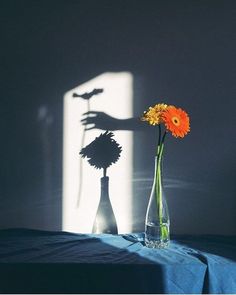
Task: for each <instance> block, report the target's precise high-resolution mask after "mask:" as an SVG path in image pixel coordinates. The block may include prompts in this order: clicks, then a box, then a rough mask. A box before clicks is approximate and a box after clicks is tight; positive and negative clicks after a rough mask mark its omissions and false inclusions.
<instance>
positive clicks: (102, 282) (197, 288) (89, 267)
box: [0, 229, 236, 294]
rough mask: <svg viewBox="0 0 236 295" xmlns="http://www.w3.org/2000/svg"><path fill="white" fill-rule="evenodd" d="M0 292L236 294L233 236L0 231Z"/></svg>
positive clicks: (235, 258)
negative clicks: (156, 238) (155, 239)
mask: <svg viewBox="0 0 236 295" xmlns="http://www.w3.org/2000/svg"><path fill="white" fill-rule="evenodd" d="M0 293H178V294H180V293H182V294H186V293H198V294H200V293H236V237H223V236H172V239H171V244H170V247H169V248H168V249H165V250H158V249H149V248H147V247H145V246H144V243H143V234H132V235H106V234H102V235H82V234H74V233H67V232H47V231H38V230H27V229H10V230H1V231H0Z"/></svg>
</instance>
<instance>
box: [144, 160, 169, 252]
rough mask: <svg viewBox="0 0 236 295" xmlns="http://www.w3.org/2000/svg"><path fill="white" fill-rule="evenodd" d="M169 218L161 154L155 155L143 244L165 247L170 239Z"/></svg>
mask: <svg viewBox="0 0 236 295" xmlns="http://www.w3.org/2000/svg"><path fill="white" fill-rule="evenodd" d="M169 226H170V219H169V212H168V207H167V203H166V199H165V194H164V192H163V185H162V156H159V157H155V173H154V180H153V185H152V190H151V195H150V199H149V203H148V207H147V213H146V220H145V245H146V246H147V247H149V248H159V249H161V248H166V247H168V245H169V241H170V232H169Z"/></svg>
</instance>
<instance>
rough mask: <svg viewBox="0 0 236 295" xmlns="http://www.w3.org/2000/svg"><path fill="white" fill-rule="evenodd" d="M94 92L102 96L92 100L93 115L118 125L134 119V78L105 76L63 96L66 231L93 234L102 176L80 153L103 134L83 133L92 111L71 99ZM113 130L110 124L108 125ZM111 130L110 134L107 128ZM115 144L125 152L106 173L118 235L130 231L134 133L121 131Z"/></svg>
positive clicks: (120, 75) (91, 131)
mask: <svg viewBox="0 0 236 295" xmlns="http://www.w3.org/2000/svg"><path fill="white" fill-rule="evenodd" d="M95 88H103V89H104V91H103V92H102V93H100V94H99V95H95V96H93V97H92V98H91V99H90V110H91V111H100V112H105V113H107V114H108V115H110V116H112V117H115V118H117V119H126V118H130V117H132V116H133V110H132V105H133V78H132V75H131V74H130V73H128V72H120V73H104V74H102V75H100V76H98V77H96V78H94V79H92V80H90V81H88V82H86V83H84V84H82V85H79V86H78V87H75V88H74V89H71V90H70V91H68V92H67V93H66V94H65V96H64V126H63V230H66V231H73V232H80V233H90V232H91V230H92V226H93V221H94V218H95V214H96V210H97V206H98V202H99V197H100V178H101V177H102V170H96V169H94V168H93V167H91V166H90V165H89V164H88V162H87V160H84V159H81V157H80V155H79V152H80V150H81V148H82V146H86V145H87V144H89V143H90V142H91V141H93V140H94V139H95V137H96V136H98V135H100V134H101V133H102V132H104V131H105V130H100V129H92V130H89V131H86V132H84V127H83V125H82V124H81V122H80V120H81V118H82V114H83V113H85V112H87V111H88V101H87V100H85V99H83V98H80V97H73V93H77V94H83V93H85V92H90V91H92V90H93V89H95ZM108 124H109V123H108ZM108 129H109V128H108ZM113 132H114V134H115V135H114V139H115V140H116V141H117V142H118V143H119V144H120V145H121V146H122V150H123V151H122V153H121V157H120V159H119V161H118V162H117V163H116V164H114V165H112V166H111V167H109V168H108V176H109V178H110V180H109V193H110V198H111V203H112V206H113V210H114V213H115V216H116V220H117V224H118V231H119V233H127V232H130V231H131V223H132V222H131V216H132V211H131V201H132V167H133V164H132V157H133V155H132V148H133V147H132V145H133V138H132V132H130V131H124V130H118V131H113Z"/></svg>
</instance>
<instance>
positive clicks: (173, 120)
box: [171, 117, 180, 126]
mask: <svg viewBox="0 0 236 295" xmlns="http://www.w3.org/2000/svg"><path fill="white" fill-rule="evenodd" d="M171 120H172V122H173V124H174V125H175V126H179V125H180V120H179V118H177V117H173V118H172V119H171Z"/></svg>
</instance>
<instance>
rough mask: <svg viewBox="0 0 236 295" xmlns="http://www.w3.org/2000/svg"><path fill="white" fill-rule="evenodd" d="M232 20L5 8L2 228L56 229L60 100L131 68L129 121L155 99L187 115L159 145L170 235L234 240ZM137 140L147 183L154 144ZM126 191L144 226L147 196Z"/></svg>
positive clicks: (95, 8)
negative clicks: (178, 131)
mask: <svg viewBox="0 0 236 295" xmlns="http://www.w3.org/2000/svg"><path fill="white" fill-rule="evenodd" d="M235 13H236V3H235V1H227V0H222V1H158V0H153V1H152V0H146V1H144V0H142V1H139V0H136V1H132V0H129V1H124V0H123V1H118V0H116V1H102V0H99V1H95V0H94V1H88V0H84V1H79V0H77V1H75V0H64V1H62V0H57V1H56V0H55V1H54V0H50V1H46V0H45V1H43V0H41V1H36V0H21V1H18V0H15V1H12V0H2V1H1V2H0V18H1V46H0V60H1V67H0V77H1V83H0V85H1V86H0V87H1V88H0V90H1V92H0V95H1V100H0V101H1V107H0V110H1V116H0V122H1V124H0V128H1V135H2V136H1V175H0V181H1V183H0V227H10V226H26V227H34V228H47V229H60V228H61V210H62V208H61V198H62V124H63V121H62V116H63V95H64V93H65V92H66V91H68V90H69V89H72V88H73V87H75V86H78V85H79V84H81V83H83V82H85V81H87V80H88V79H91V78H93V77H95V76H97V75H99V74H101V73H103V72H107V71H123V70H127V71H130V72H132V73H133V75H134V94H135V96H134V113H135V115H136V116H137V115H140V114H141V113H142V112H143V110H144V109H146V108H147V107H148V106H149V105H151V104H153V103H155V102H156V101H157V100H160V99H161V100H163V101H165V102H167V103H170V104H175V105H177V106H181V107H182V108H184V109H186V110H187V111H188V113H189V114H190V117H191V134H190V135H189V136H188V137H186V138H185V139H184V140H175V139H172V138H169V139H168V144H167V147H166V159H165V162H166V165H165V183H166V191H167V198H168V201H169V204H170V211H171V216H172V224H173V230H174V231H175V232H208V233H209V232H211V233H215V232H217V233H221V232H223V233H233V232H234V233H235V232H236V214H235V209H236V198H235V196H236V188H235V170H236V169H235V162H236V160H235V145H236V136H235V114H234V109H235V107H236V102H235V94H236V86H235V78H236V73H235V69H236V64H235V45H236V35H235V27H236V18H235ZM150 132H154V131H153V130H152V131H150ZM134 140H135V145H134V152H135V159H136V161H135V172H134V177H136V176H137V177H138V176H140V175H144V176H145V177H147V178H150V177H151V175H152V169H153V157H152V155H154V148H155V144H156V143H155V142H154V141H152V140H150V137H149V139H148V135H145V134H142V135H139V134H135V136H134ZM142 146H143V147H145V148H146V149H147V150H148V151H149V152H147V154H146V155H143V150H145V149H144V148H141V147H142ZM140 155H141V156H140ZM145 167H146V168H145ZM142 173H143V174H142ZM140 185H141V186H143V184H140ZM148 185H149V184H147V187H148ZM134 192H135V194H136V195H137V202H136V203H134V208H135V210H134V217H133V218H134V229H137V230H140V229H141V228H142V216H143V215H144V210H143V205H142V204H143V194H144V193H145V194H146V193H147V192H148V188H147V190H146V191H141V189H140V187H139V185H137V186H136V188H135V189H134ZM140 216H141V217H140ZM138 217H139V218H138Z"/></svg>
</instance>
